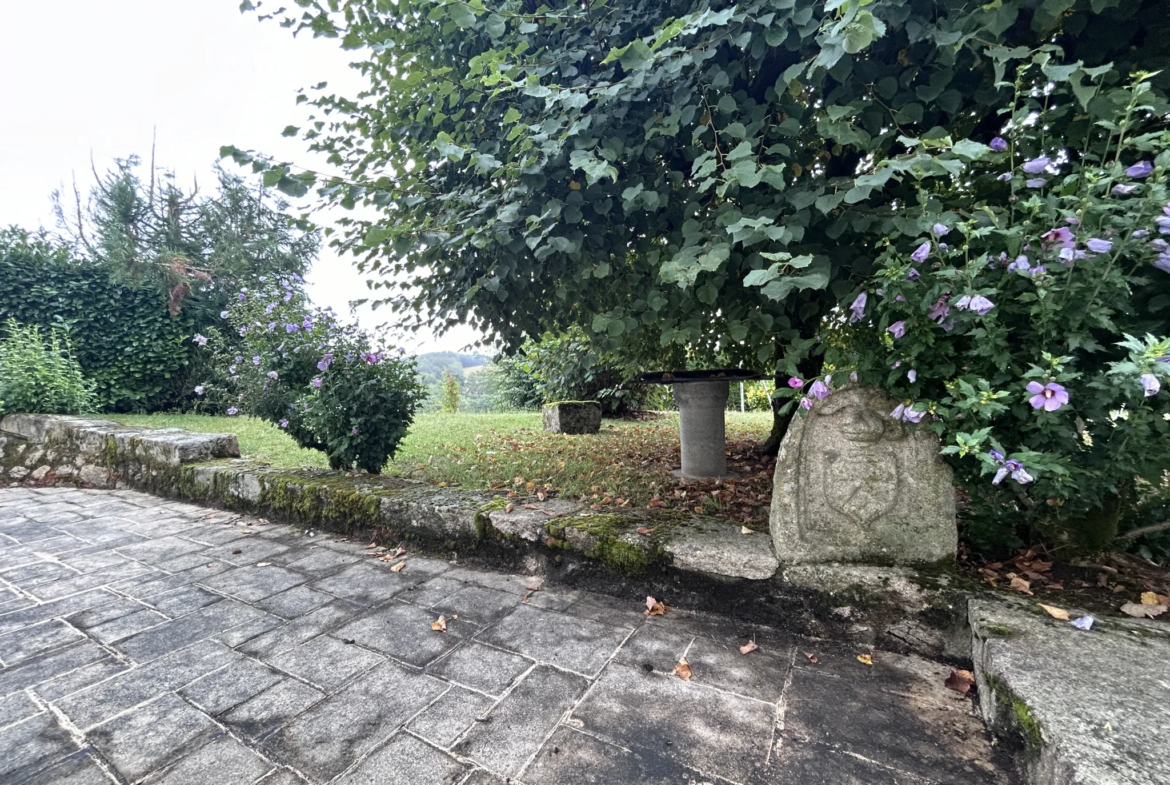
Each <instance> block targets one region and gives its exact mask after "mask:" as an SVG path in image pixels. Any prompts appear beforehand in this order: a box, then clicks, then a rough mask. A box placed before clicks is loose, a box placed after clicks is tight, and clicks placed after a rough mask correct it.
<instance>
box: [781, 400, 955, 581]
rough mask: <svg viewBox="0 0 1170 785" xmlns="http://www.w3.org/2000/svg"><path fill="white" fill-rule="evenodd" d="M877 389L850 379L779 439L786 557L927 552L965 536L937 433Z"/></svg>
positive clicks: (934, 553)
mask: <svg viewBox="0 0 1170 785" xmlns="http://www.w3.org/2000/svg"><path fill="white" fill-rule="evenodd" d="M896 405H897V404H896V403H895V402H894V401H891V400H890V399H889V398H887V397H886V396H885V395H884V394H883V393H881V392H880V391H878V390H871V389H866V388H858V387H847V388H845V389H842V390H839V391H838V392H836V393H834V394H833V395H832V396H830V397H829V398H826V399H825V400H823V401H818V402H817V403H815V404H814V405H813V408H812V410H811V411H810V412H809V414H808V416H807V418H805V419H803V420H801V419H794V420H793V422H792V425H790V426H789V429H788V433H787V434H786V436H785V437H784V442H783V444H782V445H781V447H780V456H779V458H778V459H777V463H776V476H775V487H774V490H773V497H772V513H771V525H772V537H773V540H774V542H775V545H776V555H777V556H778V557H779V558H780V560H781V562H783V563H790V564H796V563H815V562H826V561H881V562H890V561H894V562H902V563H907V562H926V561H936V560H938V559H940V558H943V557H946V556H949V555H953V554H954V552H955V549H956V545H957V530H956V527H955V501H954V488H953V484H952V482H953V481H952V475H951V470H950V467H949V466H947V465H946V464H945V463H944V462H943V461H942V459H941V458H940V457H939V454H938V451H939V445H938V439H937V437H935V436H934V434H933V433H931V432H930V431H928V430H926V429H925V428H921V427H919V428H913V429H907V428H906V427H905V426H904V425H903V424H902V423H901V422H899V421H897V420H894V419H893V418H892V417H890V412H892V411H893V409H894V407H895V406H896Z"/></svg>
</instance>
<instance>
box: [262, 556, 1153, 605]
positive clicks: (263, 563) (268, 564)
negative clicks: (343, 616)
mask: <svg viewBox="0 0 1170 785" xmlns="http://www.w3.org/2000/svg"><path fill="white" fill-rule="evenodd" d="M256 566H257V567H270V566H272V562H270V561H258V562H256ZM1151 593H1152V592H1151ZM1143 596H1144V595H1143ZM1142 602H1145V600H1142Z"/></svg>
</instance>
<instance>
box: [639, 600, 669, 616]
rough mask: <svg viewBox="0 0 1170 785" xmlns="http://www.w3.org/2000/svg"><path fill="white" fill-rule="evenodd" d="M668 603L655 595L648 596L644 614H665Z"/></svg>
mask: <svg viewBox="0 0 1170 785" xmlns="http://www.w3.org/2000/svg"><path fill="white" fill-rule="evenodd" d="M666 608H667V605H666V604H665V603H661V602H659V601H658V600H656V599H654V598H653V597H647V598H646V610H644V611H642V615H643V616H665V615H666Z"/></svg>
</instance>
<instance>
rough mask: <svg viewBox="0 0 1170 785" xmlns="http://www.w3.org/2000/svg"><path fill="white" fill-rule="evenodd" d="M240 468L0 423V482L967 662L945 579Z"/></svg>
mask: <svg viewBox="0 0 1170 785" xmlns="http://www.w3.org/2000/svg"><path fill="white" fill-rule="evenodd" d="M239 455H240V451H239V446H238V444H237V442H236V437H235V436H231V435H225V434H199V433H188V432H185V431H182V430H179V429H155V430H152V429H144V428H132V427H127V426H122V425H119V424H117V423H114V422H110V421H107V420H96V419H85V418H79V417H64V416H58V415H9V416H7V417H4V418H3V419H2V420H0V481H8V482H19V483H23V484H37V485H53V484H73V485H81V486H84V487H94V488H111V489H113V488H124V487H129V488H134V489H137V490H142V491H147V492H150V493H155V494H157V495H161V496H168V497H172V498H178V499H182V500H186V501H192V502H196V503H200V504H206V505H211V506H216V507H224V508H228V509H232V510H239V511H242V512H249V513H253V514H256V515H260V516H263V517H267V518H271V519H273V520H279V521H283V522H288V523H293V524H296V525H299V526H302V527H305V528H309V529H319V530H321V531H328V532H335V533H338V534H345V535H361V536H363V537H373V538H375V539H377V540H378V541H380V542H396V541H410V542H412V543H415V544H416V546H415V547H419V548H423V549H429V550H432V551H448V552H450V551H454V552H457V553H458V554H459V555H460V558H464V557H475V556H476V555H477V554H479V555H484V557H485V558H498V557H499V556H501V555H502V556H505V557H508V558H510V559H511V560H512V561H516V560H518V559H524V560H528V562H529V564H528V566H529V567H530V568H531V567H533V566H534V565H535V566H536V568H537V569H543V570H545V571H546V573H548V574H549V577H551V578H553V579H558V578H559V579H561V580H562V581H563V582H574V581H576V582H578V583H580V584H581V585H586V584H588V585H589V586H590V587H591V588H599V589H602V590H605V589H607V588H609V589H613V588H615V587H617V588H622V589H624V590H626V591H643V592H646V593H653V594H656V596H660V597H661V596H666V597H673V598H675V601H676V602H680V603H681V602H682V599H681V598H683V597H686V598H687V599H688V600H689V601H690V603H691V607H699V606H700V605H703V604H706V605H711V606H716V605H717V606H718V607H719V609H720V610H722V611H723V612H728V613H735V612H736V611H737V609H738V611H739V612H740V613H741V615H744V616H747V617H750V618H756V619H759V620H760V621H764V620H765V619H767V618H771V617H775V621H777V622H782V623H785V624H787V625H789V626H791V627H794V628H800V629H803V631H805V632H806V633H809V634H814V635H824V636H828V637H844V638H849V639H853V640H857V641H858V642H859V643H872V642H874V641H875V640H882V639H886V640H885V641H884V643H885V645H887V646H894V647H896V648H903V649H907V650H912V651H917V652H921V653H927V654H930V655H932V656H938V655H940V654H942V655H948V656H952V657H956V658H963V657H964V656H965V652H964V650H963V644H962V641H963V640H965V636H964V634H963V625H964V624H965V614H964V611H963V608H965V603H966V595H965V593H964V590H963V589H962V588H960V587H959V586H958V585H957V583H956V580H955V576H953V575H947V574H942V575H933V576H922V575H919V574H918V573H916V572H914V571H912V570H909V569H907V568H896V567H892V568H882V567H856V566H842V567H835V566H834V565H817V566H816V569H815V570H814V572H813V573H810V572H809V569H810V568H807V567H792V568H790V569H789V570H781V569H780V565H779V563H778V562H777V560H776V557H775V555H774V554H773V551H772V544H771V538H770V537H768V535H767V534H765V533H756V534H742V533H741V532H740V529H739V527H738V526H732V525H729V524H728V523H727V522H725V521H722V520H718V519H715V518H712V517H709V516H701V515H691V514H687V513H680V512H675V511H667V510H658V509H648V510H630V509H625V510H620V511H616V512H608V511H607V512H598V511H593V510H590V509H589V508H588V507H586V506H585V505H582V504H578V503H576V502H573V501H568V500H562V499H550V500H547V501H544V502H540V503H525V502H524V501H523V500H521V499H516V500H509V499H507V498H505V497H502V496H499V495H495V494H489V493H482V492H475V491H464V490H458V489H450V488H436V487H434V486H431V485H427V484H424V483H421V482H417V481H409V480H402V479H398V478H390V477H381V476H376V475H368V474H347V473H343V472H332V471H324V470H301V471H292V470H284V469H274V468H272V467H269V466H267V465H263V464H258V463H255V462H251V461H247V460H241V459H240V457H239ZM599 568H600V569H599ZM789 573H790V574H789ZM956 642H958V643H956Z"/></svg>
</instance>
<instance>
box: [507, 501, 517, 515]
mask: <svg viewBox="0 0 1170 785" xmlns="http://www.w3.org/2000/svg"><path fill="white" fill-rule="evenodd" d="M514 509H516V505H515V504H512V502H508V503H507V504H505V505H504V512H505V513H509V512H511V511H512V510H514Z"/></svg>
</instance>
